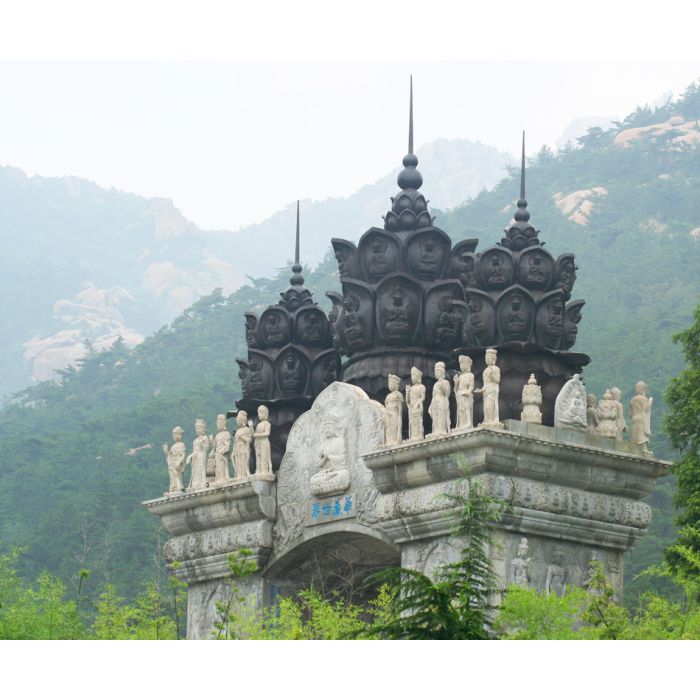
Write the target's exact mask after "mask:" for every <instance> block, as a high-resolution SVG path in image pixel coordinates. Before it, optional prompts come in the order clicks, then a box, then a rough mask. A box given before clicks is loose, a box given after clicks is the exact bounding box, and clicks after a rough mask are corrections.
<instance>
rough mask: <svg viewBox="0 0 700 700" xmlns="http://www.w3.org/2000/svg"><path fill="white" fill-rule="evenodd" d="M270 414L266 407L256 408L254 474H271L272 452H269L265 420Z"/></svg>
mask: <svg viewBox="0 0 700 700" xmlns="http://www.w3.org/2000/svg"><path fill="white" fill-rule="evenodd" d="M269 415H270V412H269V410H268V408H267V406H258V424H257V425H256V426H255V473H256V475H262V474H270V475H271V474H272V452H271V451H270V431H271V430H272V426H271V425H270V421H269V420H267V418H268V416H269Z"/></svg>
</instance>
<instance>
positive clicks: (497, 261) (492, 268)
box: [486, 255, 508, 286]
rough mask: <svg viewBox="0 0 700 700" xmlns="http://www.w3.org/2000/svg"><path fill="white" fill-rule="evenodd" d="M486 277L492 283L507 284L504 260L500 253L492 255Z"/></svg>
mask: <svg viewBox="0 0 700 700" xmlns="http://www.w3.org/2000/svg"><path fill="white" fill-rule="evenodd" d="M486 279H487V280H488V281H489V284H491V285H494V286H496V285H499V284H506V283H507V282H508V279H507V278H506V275H505V272H504V270H503V261H502V260H501V258H500V257H499V256H498V255H492V256H491V260H490V262H489V268H488V273H487V275H486Z"/></svg>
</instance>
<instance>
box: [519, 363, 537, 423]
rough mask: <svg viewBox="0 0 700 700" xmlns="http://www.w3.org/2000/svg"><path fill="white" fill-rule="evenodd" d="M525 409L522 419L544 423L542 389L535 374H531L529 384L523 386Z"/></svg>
mask: <svg viewBox="0 0 700 700" xmlns="http://www.w3.org/2000/svg"><path fill="white" fill-rule="evenodd" d="M522 401H523V410H522V413H521V414H520V420H521V421H523V422H524V423H540V424H541V423H542V411H541V410H540V406H541V405H542V389H540V386H539V384H538V383H537V379H535V375H534V374H531V375H530V379H528V380H527V384H526V385H525V386H524V387H523V395H522Z"/></svg>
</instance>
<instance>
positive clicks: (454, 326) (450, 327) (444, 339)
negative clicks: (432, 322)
mask: <svg viewBox="0 0 700 700" xmlns="http://www.w3.org/2000/svg"><path fill="white" fill-rule="evenodd" d="M461 330H462V329H461V323H460V318H459V316H458V315H457V314H456V313H455V309H454V300H453V299H450V298H449V297H445V298H444V299H441V300H440V315H439V316H438V322H437V326H435V338H436V339H437V340H439V341H440V343H441V344H442V345H444V346H445V347H450V348H452V347H454V345H455V343H457V342H458V338H459V337H460V334H461Z"/></svg>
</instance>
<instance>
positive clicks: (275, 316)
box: [259, 307, 290, 348]
mask: <svg viewBox="0 0 700 700" xmlns="http://www.w3.org/2000/svg"><path fill="white" fill-rule="evenodd" d="M259 337H260V339H261V340H262V347H265V348H270V347H276V346H279V345H286V344H287V343H288V342H289V339H290V338H289V315H288V314H287V313H286V312H285V311H284V310H282V309H277V308H273V307H270V308H267V309H265V311H263V313H262V316H261V317H260V332H259Z"/></svg>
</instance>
